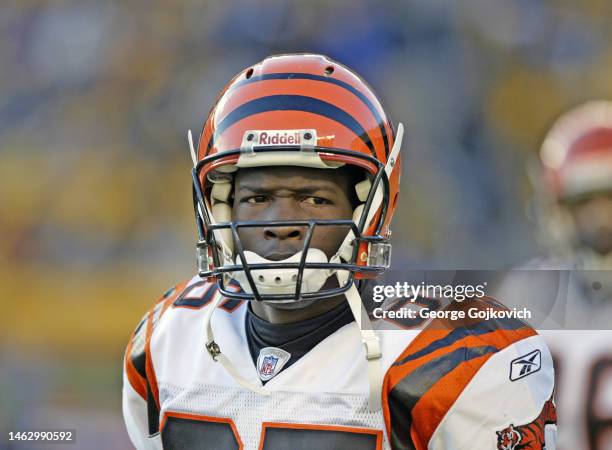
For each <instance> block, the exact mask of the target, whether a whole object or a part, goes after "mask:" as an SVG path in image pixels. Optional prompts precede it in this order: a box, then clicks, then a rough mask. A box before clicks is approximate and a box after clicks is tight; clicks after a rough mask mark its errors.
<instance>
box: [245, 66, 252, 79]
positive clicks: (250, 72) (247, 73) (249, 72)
mask: <svg viewBox="0 0 612 450" xmlns="http://www.w3.org/2000/svg"><path fill="white" fill-rule="evenodd" d="M244 76H245V77H246V79H247V80H248V79H249V78H251V77H252V76H253V68H252V67H251V68H250V69H249V70H247V71H246V74H244Z"/></svg>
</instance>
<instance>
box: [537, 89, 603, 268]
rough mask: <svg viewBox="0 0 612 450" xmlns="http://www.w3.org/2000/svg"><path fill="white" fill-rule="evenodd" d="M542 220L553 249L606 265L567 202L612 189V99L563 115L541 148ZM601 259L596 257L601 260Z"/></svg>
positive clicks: (599, 266) (584, 105) (600, 266)
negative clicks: (580, 233)
mask: <svg viewBox="0 0 612 450" xmlns="http://www.w3.org/2000/svg"><path fill="white" fill-rule="evenodd" d="M540 161H541V168H542V177H541V184H542V186H540V192H539V194H540V200H542V201H541V202H540V208H539V209H541V211H540V217H539V220H540V223H541V225H543V226H542V227H541V231H542V232H543V233H544V235H545V240H546V241H547V243H548V244H549V246H552V247H553V251H555V252H557V253H569V254H570V255H571V256H572V257H579V258H581V259H584V260H585V261H586V260H588V261H589V263H588V264H587V265H588V266H589V268H605V267H606V266H607V265H609V261H608V262H607V263H606V262H605V261H604V260H605V259H608V258H609V256H610V255H608V256H605V255H604V256H602V255H596V254H595V252H593V251H591V249H588V248H583V247H584V246H582V247H581V246H579V245H578V244H577V240H576V239H575V232H576V230H575V229H574V226H573V222H572V220H571V217H569V213H568V211H567V209H566V207H565V205H567V204H568V203H571V202H575V201H577V200H580V199H582V198H588V197H589V196H592V195H595V194H598V193H605V192H612V102H609V101H590V102H587V103H585V104H583V105H581V106H578V107H576V108H574V109H572V110H570V111H569V112H567V113H566V114H564V115H562V116H561V117H560V118H559V119H558V120H557V121H556V122H555V123H554V125H553V126H552V128H551V129H550V131H549V133H548V134H547V135H546V138H545V139H544V142H543V144H542V148H541V150H540ZM596 260H597V261H596Z"/></svg>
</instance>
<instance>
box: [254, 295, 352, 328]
mask: <svg viewBox="0 0 612 450" xmlns="http://www.w3.org/2000/svg"><path fill="white" fill-rule="evenodd" d="M343 301H346V299H345V297H344V295H339V296H337V297H333V298H328V299H324V300H317V301H314V302H312V303H310V302H309V303H310V304H309V305H308V306H305V307H302V308H295V307H294V308H288V305H274V304H270V303H265V302H256V301H254V302H252V304H251V307H252V309H253V312H254V313H255V315H256V316H257V317H259V318H260V319H263V320H265V321H267V322H270V323H274V324H287V323H294V322H300V321H302V320H307V319H311V318H313V317H317V316H320V315H321V314H325V313H326V312H328V311H331V310H332V309H334V308H335V307H336V306H338V305H339V304H340V303H342V302H343ZM295 306H297V305H295Z"/></svg>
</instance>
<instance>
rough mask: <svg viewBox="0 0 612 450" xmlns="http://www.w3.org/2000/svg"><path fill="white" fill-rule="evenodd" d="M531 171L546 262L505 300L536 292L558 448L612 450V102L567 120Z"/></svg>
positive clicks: (534, 264)
mask: <svg viewBox="0 0 612 450" xmlns="http://www.w3.org/2000/svg"><path fill="white" fill-rule="evenodd" d="M539 156H540V158H539V164H538V166H537V167H532V172H531V178H532V180H533V181H534V189H535V202H534V204H533V209H532V210H531V211H532V213H533V218H534V219H535V222H536V224H537V235H538V240H539V242H540V244H541V248H542V256H541V257H539V258H536V259H533V260H531V261H529V262H528V263H527V264H525V265H523V266H522V267H521V268H520V269H521V270H517V271H513V272H512V273H511V274H510V276H509V277H508V278H507V279H506V280H505V281H504V283H503V285H502V288H501V289H500V292H499V293H498V294H497V295H498V296H499V298H503V299H508V301H509V302H513V303H514V302H516V303H518V304H520V303H521V301H524V299H525V298H526V296H527V295H533V293H534V292H536V293H537V294H538V303H537V304H536V305H534V306H535V307H537V309H538V311H537V313H538V314H539V317H538V319H537V321H538V322H539V323H536V324H534V325H535V326H537V327H538V328H539V329H540V330H541V331H540V332H541V334H543V336H544V337H545V339H546V340H547V342H548V344H549V346H550V348H551V352H552V353H553V357H554V358H555V360H556V367H555V369H556V377H557V385H556V386H557V395H556V400H557V408H558V420H559V448H562V449H584V450H587V449H591V450H595V449H597V450H601V449H612V331H610V330H611V328H612V102H610V101H590V102H587V103H585V104H582V105H580V106H578V107H575V108H573V109H571V110H570V111H569V112H567V113H565V114H564V115H562V116H561V117H560V118H559V119H558V120H557V121H556V122H555V123H554V125H553V126H552V127H551V129H550V131H549V132H548V133H547V135H546V137H545V139H544V142H543V144H542V147H541V150H540V154H539Z"/></svg>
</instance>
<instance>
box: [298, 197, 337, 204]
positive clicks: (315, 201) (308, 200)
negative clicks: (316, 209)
mask: <svg viewBox="0 0 612 450" xmlns="http://www.w3.org/2000/svg"><path fill="white" fill-rule="evenodd" d="M302 201H303V202H304V203H307V204H309V205H331V204H332V202H331V201H330V200H327V199H326V198H322V197H312V196H311V197H304V199H303V200H302Z"/></svg>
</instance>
